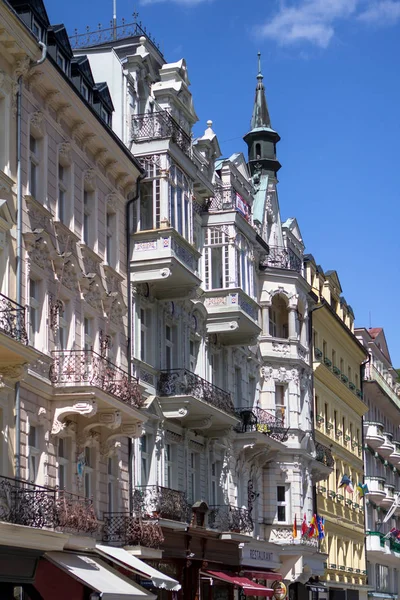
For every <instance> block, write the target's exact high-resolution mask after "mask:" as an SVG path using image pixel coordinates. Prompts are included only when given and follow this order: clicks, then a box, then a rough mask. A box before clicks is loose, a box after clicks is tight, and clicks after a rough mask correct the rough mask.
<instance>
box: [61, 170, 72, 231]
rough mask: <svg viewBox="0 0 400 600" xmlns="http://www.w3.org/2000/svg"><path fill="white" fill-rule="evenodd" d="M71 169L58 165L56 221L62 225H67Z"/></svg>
mask: <svg viewBox="0 0 400 600" xmlns="http://www.w3.org/2000/svg"><path fill="white" fill-rule="evenodd" d="M70 179H71V169H70V167H69V166H64V165H62V164H61V163H59V164H58V219H59V221H61V222H62V223H64V225H69V220H70V219H69V217H70V212H69V211H70V203H69V188H70Z"/></svg>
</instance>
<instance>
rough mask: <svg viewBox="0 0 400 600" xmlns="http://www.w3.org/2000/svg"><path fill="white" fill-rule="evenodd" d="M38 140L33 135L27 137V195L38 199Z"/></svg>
mask: <svg viewBox="0 0 400 600" xmlns="http://www.w3.org/2000/svg"><path fill="white" fill-rule="evenodd" d="M39 144H40V142H39V140H37V139H36V138H35V137H34V136H33V135H30V136H29V194H30V195H31V196H33V197H34V198H36V199H38V198H37V196H38V191H39V190H38V183H39V182H38V180H39V166H40V148H39Z"/></svg>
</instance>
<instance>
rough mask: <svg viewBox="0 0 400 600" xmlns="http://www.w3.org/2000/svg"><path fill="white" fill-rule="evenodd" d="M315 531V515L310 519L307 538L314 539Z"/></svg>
mask: <svg viewBox="0 0 400 600" xmlns="http://www.w3.org/2000/svg"><path fill="white" fill-rule="evenodd" d="M316 530H317V518H316V516H315V515H313V516H312V519H311V521H310V527H309V528H308V531H307V536H308V537H309V538H312V537H314V536H315V532H316Z"/></svg>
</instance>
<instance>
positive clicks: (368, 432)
mask: <svg viewBox="0 0 400 600" xmlns="http://www.w3.org/2000/svg"><path fill="white" fill-rule="evenodd" d="M364 439H365V443H366V444H368V445H369V446H371V448H374V449H377V448H379V446H381V445H382V444H384V442H385V436H384V434H383V425H382V423H377V422H374V421H364Z"/></svg>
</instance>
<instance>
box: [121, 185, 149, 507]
mask: <svg viewBox="0 0 400 600" xmlns="http://www.w3.org/2000/svg"><path fill="white" fill-rule="evenodd" d="M144 176H145V174H144V173H142V174H141V175H139V177H138V178H137V182H136V194H135V196H134V197H133V198H132V199H131V200H129V202H128V203H127V205H126V213H125V235H126V248H127V254H126V270H127V289H128V292H127V295H128V343H127V359H128V373H129V376H131V375H132V337H131V336H132V297H131V277H130V266H129V265H130V262H131V232H130V216H131V206H132V205H133V203H134V202H136V200H137V199H138V198H139V194H140V182H141V180H142V179H143V178H144ZM132 461H133V443H132V438H131V437H129V438H128V476H129V514H132V510H133V502H132V490H133V464H132Z"/></svg>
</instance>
